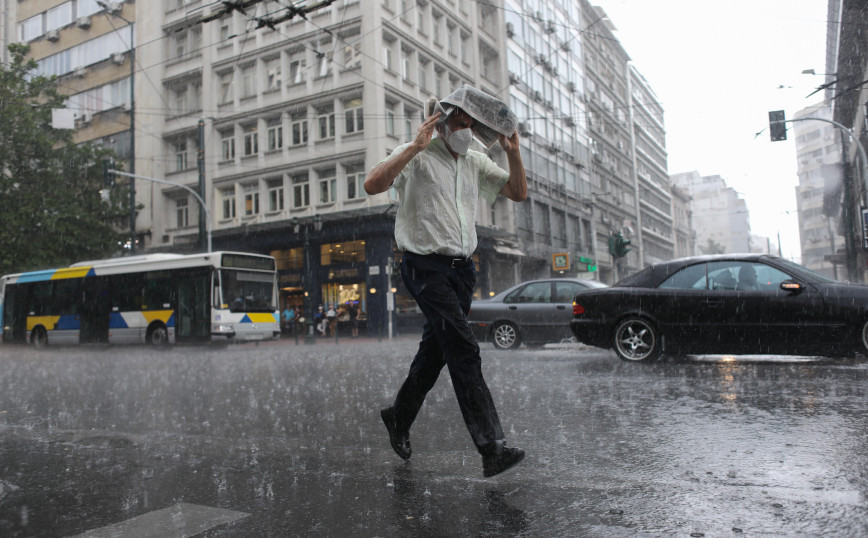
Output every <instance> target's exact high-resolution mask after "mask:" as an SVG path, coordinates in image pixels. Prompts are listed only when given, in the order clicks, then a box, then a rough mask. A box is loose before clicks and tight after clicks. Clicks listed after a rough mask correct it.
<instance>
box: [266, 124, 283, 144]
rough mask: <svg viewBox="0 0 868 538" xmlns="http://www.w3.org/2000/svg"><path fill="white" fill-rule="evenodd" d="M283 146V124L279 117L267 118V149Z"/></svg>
mask: <svg viewBox="0 0 868 538" xmlns="http://www.w3.org/2000/svg"><path fill="white" fill-rule="evenodd" d="M282 147H283V124H282V123H281V121H280V118H271V119H270V120H268V151H274V150H276V149H280V148H282Z"/></svg>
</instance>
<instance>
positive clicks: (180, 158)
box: [175, 140, 187, 172]
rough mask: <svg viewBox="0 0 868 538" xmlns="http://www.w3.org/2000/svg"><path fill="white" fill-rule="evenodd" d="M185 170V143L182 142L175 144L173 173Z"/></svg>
mask: <svg viewBox="0 0 868 538" xmlns="http://www.w3.org/2000/svg"><path fill="white" fill-rule="evenodd" d="M186 169H187V141H186V140H183V141H181V142H178V143H177V144H175V171H177V172H180V171H181V170H186Z"/></svg>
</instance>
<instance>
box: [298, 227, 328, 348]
mask: <svg viewBox="0 0 868 538" xmlns="http://www.w3.org/2000/svg"><path fill="white" fill-rule="evenodd" d="M292 226H293V231H294V232H295V233H296V235H297V234H298V233H299V231H300V230H301V227H302V226H303V227H304V247H303V248H304V279H303V280H302V284H301V286H302V289H303V290H304V296H303V297H304V317H305V323H306V325H307V327H305V332H304V343H305V345H311V344H315V343H316V336H314V332H313V331H314V327H313V297H312V296H311V291H312V287H313V261H312V260H311V255H310V253H311V252H310V228H311V226H313V228H314V230H315V231H317V232H319V231H320V230H322V217H321V216H319V215H314V217H313V220H312V222H309V223H305V224H301V221H299V219H298V217H293V219H292Z"/></svg>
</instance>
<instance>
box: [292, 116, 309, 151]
mask: <svg viewBox="0 0 868 538" xmlns="http://www.w3.org/2000/svg"><path fill="white" fill-rule="evenodd" d="M302 144H307V120H306V119H299V120H293V121H292V145H293V146H300V145H302Z"/></svg>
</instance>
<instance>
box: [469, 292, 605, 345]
mask: <svg viewBox="0 0 868 538" xmlns="http://www.w3.org/2000/svg"><path fill="white" fill-rule="evenodd" d="M605 287H607V286H606V285H605V284H603V283H601V282H597V281H596V280H580V279H577V278H549V279H544V280H530V281H528V282H522V283H521V284H518V285H515V286H513V287H511V288H509V289H508V290H506V291H502V292H500V293H498V294H497V295H495V296H494V297H492V298H490V299H481V300H478V301H473V304H472V305H471V306H470V315H469V316H468V321H469V322H470V327H471V329H473V333H474V334H475V335H476V339H477V340H479V341H480V342H492V343H493V344H494V347H496V348H497V349H516V348H517V347H519V346H520V345H521V344H522V342H524V343H525V344H527V345H543V344H547V343H551V342H560V341H561V340H564V339H567V338H571V337H572V336H573V334H572V332H571V330H570V321H571V320H572V319H573V297H575V295H576V293H578V292H579V291H581V290H587V289H591V288H605Z"/></svg>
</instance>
